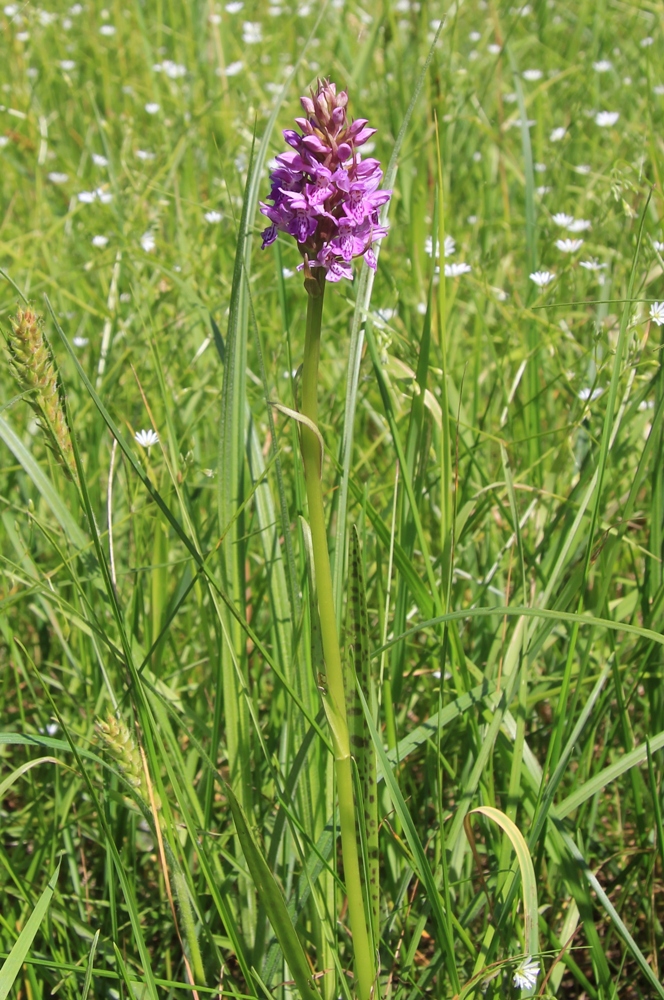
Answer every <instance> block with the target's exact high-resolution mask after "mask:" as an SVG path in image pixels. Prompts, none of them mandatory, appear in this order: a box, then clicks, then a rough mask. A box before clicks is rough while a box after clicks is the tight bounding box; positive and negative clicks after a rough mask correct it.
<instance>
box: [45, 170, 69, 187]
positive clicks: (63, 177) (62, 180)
mask: <svg viewBox="0 0 664 1000" xmlns="http://www.w3.org/2000/svg"><path fill="white" fill-rule="evenodd" d="M48 179H49V181H50V182H51V184H66V183H67V181H68V180H69V175H68V174H61V173H60V172H59V171H58V170H52V171H51V173H50V174H48Z"/></svg>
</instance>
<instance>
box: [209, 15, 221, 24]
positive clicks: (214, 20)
mask: <svg viewBox="0 0 664 1000" xmlns="http://www.w3.org/2000/svg"><path fill="white" fill-rule="evenodd" d="M208 21H209V22H210V24H221V14H209V15H208Z"/></svg>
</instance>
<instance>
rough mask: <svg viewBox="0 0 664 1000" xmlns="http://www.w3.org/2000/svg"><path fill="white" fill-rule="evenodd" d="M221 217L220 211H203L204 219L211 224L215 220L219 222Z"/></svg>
mask: <svg viewBox="0 0 664 1000" xmlns="http://www.w3.org/2000/svg"><path fill="white" fill-rule="evenodd" d="M222 219H223V215H222V214H221V212H215V211H214V210H213V211H211V212H206V213H205V221H206V222H209V223H210V225H213V224H214V223H215V222H221V220H222Z"/></svg>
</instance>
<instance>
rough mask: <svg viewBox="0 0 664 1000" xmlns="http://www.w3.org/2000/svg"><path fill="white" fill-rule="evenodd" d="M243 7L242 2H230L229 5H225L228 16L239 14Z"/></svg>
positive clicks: (238, 0) (233, 0) (239, 0)
mask: <svg viewBox="0 0 664 1000" xmlns="http://www.w3.org/2000/svg"><path fill="white" fill-rule="evenodd" d="M243 7H244V4H243V3H242V0H232V2H231V3H227V4H226V10H227V11H228V13H229V14H239V13H240V11H241V10H242V8H243Z"/></svg>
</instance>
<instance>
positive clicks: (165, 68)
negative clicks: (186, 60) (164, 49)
mask: <svg viewBox="0 0 664 1000" xmlns="http://www.w3.org/2000/svg"><path fill="white" fill-rule="evenodd" d="M152 68H153V70H154V71H155V73H165V74H166V76H167V77H168V78H169V80H177V79H179V78H180V77H181V76H186V75H187V67H186V66H183V65H182V64H181V63H175V62H173V60H172V59H164V61H163V63H156V64H155V65H154V66H153V67H152Z"/></svg>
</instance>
